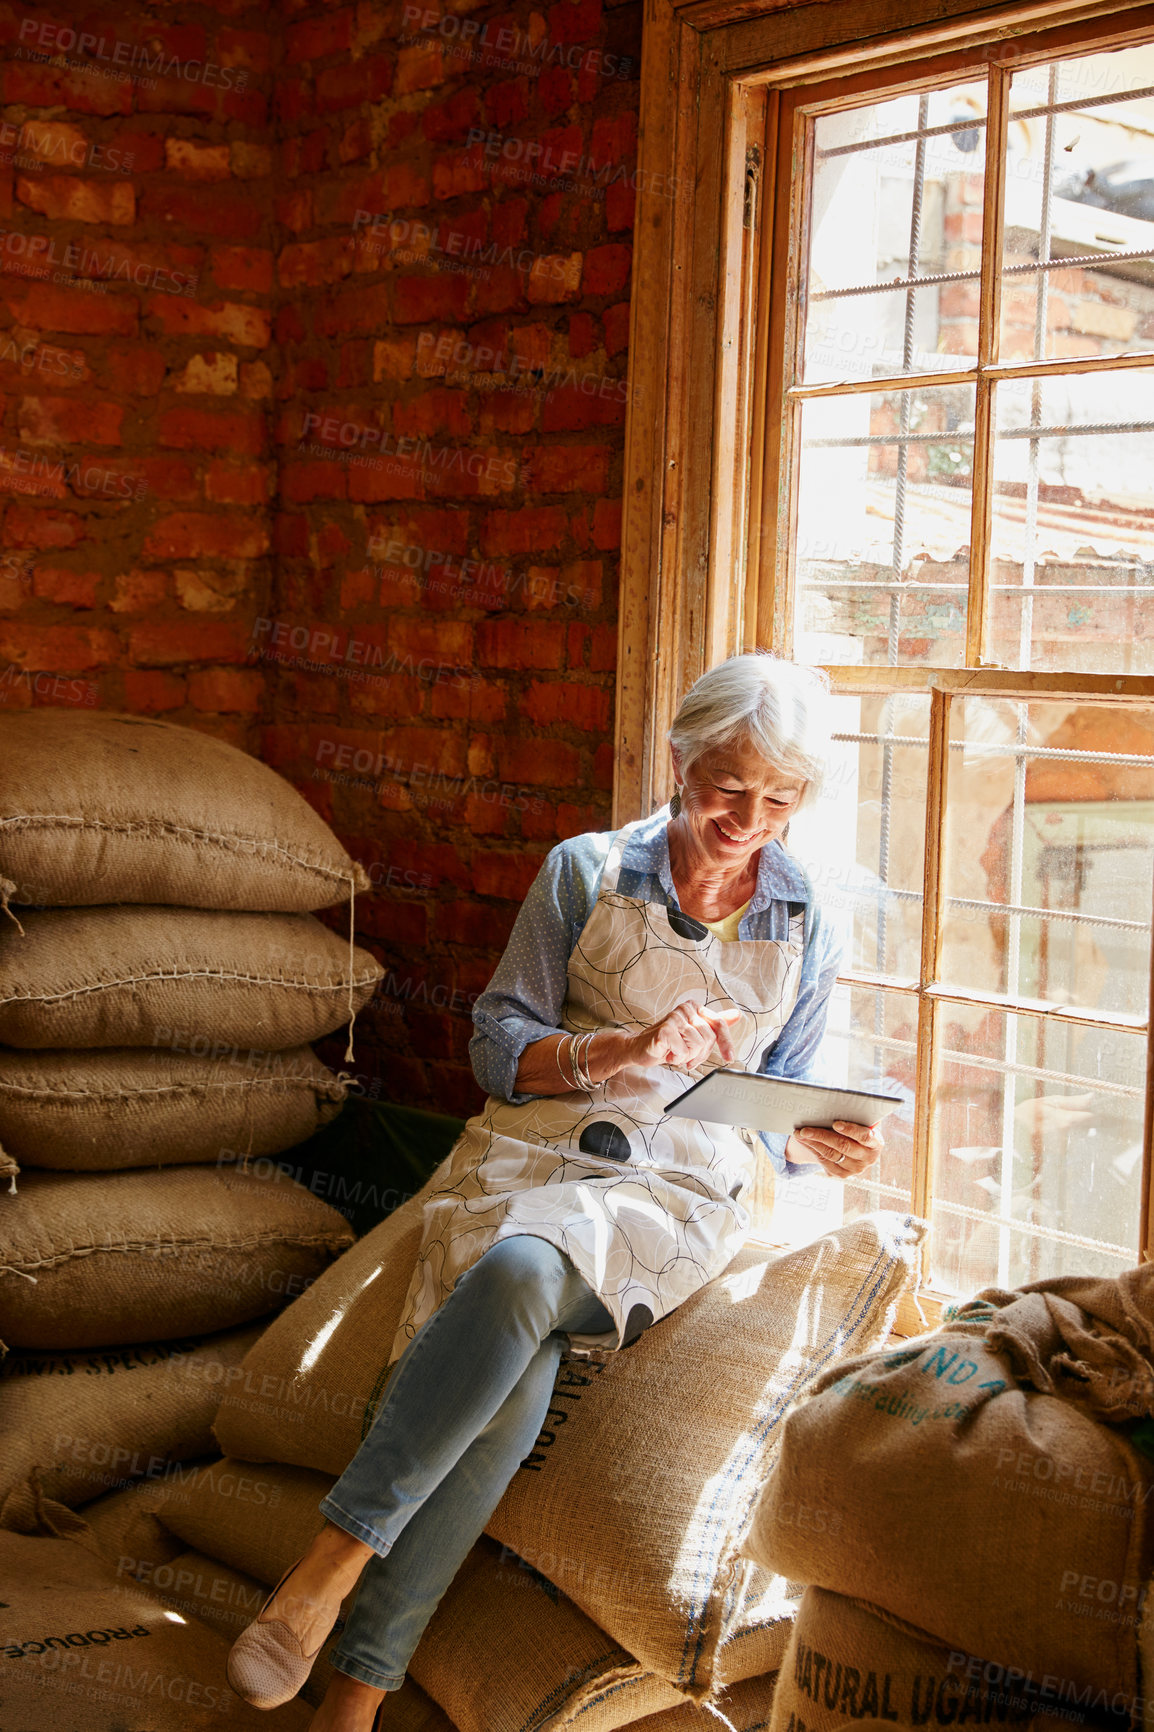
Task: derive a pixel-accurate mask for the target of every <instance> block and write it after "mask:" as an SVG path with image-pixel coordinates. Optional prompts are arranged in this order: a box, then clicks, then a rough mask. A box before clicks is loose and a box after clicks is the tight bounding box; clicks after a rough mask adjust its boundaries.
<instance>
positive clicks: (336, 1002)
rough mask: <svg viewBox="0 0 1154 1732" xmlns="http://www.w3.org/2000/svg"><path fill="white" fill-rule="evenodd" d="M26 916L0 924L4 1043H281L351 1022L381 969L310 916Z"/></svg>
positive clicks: (101, 912)
mask: <svg viewBox="0 0 1154 1732" xmlns="http://www.w3.org/2000/svg"><path fill="white" fill-rule="evenodd" d="M21 922H22V925H23V932H21V931H19V930H18V929H17V927H16V926H14V925H13V924H12V923H11V922H10V921H0V1041H2V1042H4V1043H5V1044H6V1045H8V1046H18V1047H72V1048H75V1047H123V1046H137V1047H141V1046H143V1047H164V1048H168V1049H170V1050H172V1051H175V1052H185V1053H187V1052H192V1053H194V1054H195V1053H196V1052H198V1051H202V1050H208V1051H210V1052H211V1053H212V1055H213V1056H215V1057H221V1056H229V1055H230V1054H231V1053H232V1051H233V1049H235V1048H242V1049H243V1048H256V1049H259V1050H272V1051H280V1050H282V1049H283V1048H285V1047H295V1046H301V1045H304V1044H305V1043H307V1042H308V1041H313V1040H318V1039H319V1038H320V1036H321V1035H324V1034H329V1033H331V1032H332V1030H333V1029H335V1028H338V1027H339V1026H340V1025H341V1024H342V1023H344V1022H348V1021H349V1020H350V1018H351V1017H352V1016H353V1015H354V1014H355V1012H356V1011H358V1010H361V1009H362V1008H363V1007H364V1005H365V1004H366V1003H367V1002H368V1000H369V998H370V996H371V995H372V992H373V989H374V987H375V986H376V983H377V981H378V980H379V979H380V978H381V975H382V973H383V972H384V971H383V969H382V968H381V966H380V964H379V963H378V962H377V961H376V959H375V958H374V957H372V956H370V955H369V953H368V952H367V951H365V950H359V949H350V946H349V944H348V941H347V940H346V939H344V938H340V937H338V936H337V934H336V933H335V932H330V931H329V929H328V927H327V926H322V925H321V923H320V921H319V920H315V919H314V918H313V916H312V915H311V914H236V913H228V912H220V911H218V910H215V909H204V908H181V909H179V910H177V909H171V908H130V907H116V908H57V909H48V910H44V911H33V912H30V913H25V914H23V915H22V916H21ZM206 1042H207V1043H210V1044H209V1045H208V1046H207V1047H206V1046H205V1044H204V1043H206Z"/></svg>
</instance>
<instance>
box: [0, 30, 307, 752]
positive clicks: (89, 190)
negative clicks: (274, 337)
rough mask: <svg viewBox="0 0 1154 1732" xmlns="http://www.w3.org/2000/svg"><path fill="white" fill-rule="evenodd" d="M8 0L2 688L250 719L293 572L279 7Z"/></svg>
mask: <svg viewBox="0 0 1154 1732" xmlns="http://www.w3.org/2000/svg"><path fill="white" fill-rule="evenodd" d="M185 16H186V17H187V19H188V22H184V21H178V20H176V19H175V18H169V19H166V20H165V21H164V22H160V23H158V22H157V21H156V20H155V19H154V18H153V17H152V16H150V15H149V13H148V11H147V10H146V8H145V7H143V6H137V5H135V4H131V3H130V4H128V5H121V6H118V7H116V8H112V7H107V8H105V9H103V10H101V11H96V10H91V11H90V10H88V9H81V8H79V7H77V6H75V5H69V4H68V3H67V0H62V3H61V4H60V5H57V6H54V5H35V6H33V5H18V4H11V5H6V6H4V7H3V8H2V9H0V42H2V44H3V51H4V62H3V66H2V93H3V115H2V120H0V230H2V233H0V413H2V416H3V421H2V424H0V511H2V526H0V547H2V552H0V705H4V706H13V705H16V706H26V705H29V704H35V703H65V704H68V703H71V704H79V705H87V704H100V705H103V706H108V707H115V708H124V709H129V710H137V711H149V712H152V711H155V712H161V711H163V712H164V713H165V714H169V715H172V716H173V717H175V718H176V719H178V720H181V721H192V722H196V723H197V724H198V725H202V726H208V727H211V728H213V729H214V731H219V732H224V733H227V734H229V735H232V736H234V737H237V738H239V739H240V740H242V741H243V742H244V743H249V744H251V743H252V742H253V740H254V737H255V736H254V734H253V722H254V720H255V718H256V716H257V715H258V713H259V710H260V706H261V703H262V698H263V677H262V675H261V673H260V671H259V669H255V668H247V667H245V666H244V665H243V663H244V660H245V657H246V654H247V650H248V645H249V639H250V635H251V628H252V620H253V618H254V616H255V615H256V614H257V613H258V612H260V611H262V610H266V609H267V606H268V603H269V600H270V596H271V591H272V584H273V572H272V565H271V560H270V500H271V496H272V491H273V486H274V475H273V470H272V465H271V462H270V445H269V434H268V422H269V409H270V402H271V393H272V381H273V373H274V363H273V361H272V358H271V349H270V337H271V293H272V271H273V256H274V255H273V241H272V233H273V231H272V179H271V169H272V166H273V157H272V151H271V141H270V137H269V96H268V93H269V86H270V76H269V71H270V55H271V47H272V43H271V39H270V34H269V28H268V26H269V17H268V13H267V10H266V9H265V8H263V7H261V6H259V5H247V4H245V3H243V0H241V3H237V0H220V3H219V4H218V5H217V6H216V7H212V6H208V5H197V6H195V7H189V8H187V11H186V14H185Z"/></svg>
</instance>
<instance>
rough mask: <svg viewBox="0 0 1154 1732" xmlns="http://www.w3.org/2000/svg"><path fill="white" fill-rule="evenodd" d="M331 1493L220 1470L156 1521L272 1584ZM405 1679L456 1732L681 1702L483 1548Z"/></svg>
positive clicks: (230, 1468)
mask: <svg viewBox="0 0 1154 1732" xmlns="http://www.w3.org/2000/svg"><path fill="white" fill-rule="evenodd" d="M331 1486H332V1476H331V1475H329V1474H320V1473H312V1472H309V1471H308V1470H307V1469H303V1468H295V1467H279V1466H273V1465H262V1466H259V1467H253V1466H248V1465H246V1464H245V1463H243V1462H237V1461H229V1460H225V1461H222V1462H217V1463H214V1464H212V1465H211V1466H209V1467H207V1468H204V1469H203V1470H202V1471H201V1472H200V1473H198V1474H196V1475H195V1476H193V1477H192V1478H191V1479H190V1480H189V1481H187V1482H186V1483H185V1484H183V1485H179V1486H178V1485H177V1484H175V1482H171V1490H170V1494H169V1497H168V1500H167V1502H166V1504H165V1505H164V1506H163V1508H162V1510H161V1519H162V1520H163V1522H164V1523H165V1525H166V1526H167V1527H169V1528H170V1529H171V1530H172V1531H173V1532H174V1533H176V1534H178V1535H180V1537H181V1538H182V1539H184V1540H185V1541H187V1543H188V1544H189V1545H190V1546H192V1547H195V1548H196V1549H197V1550H198V1551H201V1552H203V1553H205V1554H207V1555H208V1556H209V1557H212V1558H220V1559H222V1560H223V1561H224V1562H225V1563H226V1564H228V1565H230V1566H231V1567H232V1568H233V1569H237V1570H241V1571H243V1572H244V1573H245V1574H246V1575H249V1576H252V1577H253V1578H255V1579H256V1580H258V1581H261V1582H265V1583H268V1584H270V1585H271V1584H272V1583H275V1582H276V1581H278V1580H279V1579H280V1577H281V1576H282V1575H283V1573H284V1571H285V1570H286V1569H288V1567H289V1566H290V1564H292V1563H293V1561H294V1560H295V1559H296V1558H297V1557H299V1556H300V1554H301V1553H302V1552H303V1551H304V1550H305V1548H306V1547H307V1546H308V1544H309V1541H310V1540H311V1539H312V1538H313V1536H314V1535H315V1534H316V1533H318V1532H319V1531H320V1528H321V1525H322V1522H323V1517H322V1516H321V1514H320V1512H319V1510H318V1507H317V1506H318V1504H319V1503H320V1500H321V1498H322V1497H324V1496H325V1495H326V1493H327V1492H328V1491H329V1489H330V1487H331ZM333 1645H334V1644H332V1643H330V1644H327V1645H326V1651H327V1649H329V1648H331V1647H332V1646H333ZM324 1660H325V1656H324V1655H322V1659H321V1660H320V1661H318V1662H317V1668H318V1669H319V1678H318V1679H317V1680H314V1681H315V1682H318V1683H320V1684H321V1685H323V1683H324V1681H325V1679H326V1677H327V1674H326V1670H325V1666H324ZM410 1671H411V1676H412V1678H413V1679H414V1680H415V1681H416V1683H417V1684H419V1685H420V1686H421V1688H422V1689H423V1690H424V1691H426V1692H427V1694H428V1695H429V1696H430V1697H431V1698H432V1699H433V1700H434V1701H436V1702H438V1703H439V1704H440V1706H441V1707H442V1708H443V1709H444V1710H445V1712H446V1713H447V1714H448V1716H449V1719H450V1720H451V1721H452V1722H453V1724H454V1725H455V1726H457V1727H458V1728H461V1729H462V1732H502V1729H506V1728H507V1729H508V1732H514V1729H515V1728H521V1727H523V1726H525V1725H532V1726H540V1727H542V1728H543V1727H545V1726H558V1727H560V1726H567V1725H570V1724H571V1723H573V1722H575V1721H577V1720H578V1718H579V1723H580V1726H581V1728H582V1732H608V1729H609V1728H613V1727H617V1726H621V1725H624V1724H626V1723H627V1722H628V1721H629V1720H631V1719H634V1718H636V1717H637V1716H638V1715H640V1714H645V1713H649V1712H651V1711H652V1710H653V1709H654V1708H658V1707H661V1706H665V1705H668V1704H671V1703H676V1702H678V1701H680V1700H682V1699H683V1698H682V1697H681V1695H680V1693H679V1692H678V1691H677V1690H675V1689H673V1688H672V1687H671V1686H670V1685H668V1684H667V1683H665V1682H664V1681H663V1680H661V1679H657V1678H653V1677H651V1676H650V1675H649V1674H648V1673H646V1671H645V1668H644V1667H642V1666H639V1665H638V1663H637V1661H636V1660H635V1659H634V1658H633V1656H632V1655H631V1654H628V1653H626V1652H625V1650H624V1649H623V1648H621V1647H620V1646H618V1645H617V1644H616V1643H614V1642H611V1641H609V1640H608V1639H607V1638H606V1637H605V1636H604V1635H603V1634H602V1632H601V1631H600V1630H598V1629H597V1628H596V1627H595V1626H594V1625H593V1624H592V1623H591V1622H590V1620H589V1619H588V1618H587V1617H585V1616H584V1614H583V1613H581V1612H579V1611H578V1610H577V1608H576V1607H575V1606H572V1605H570V1604H569V1603H568V1601H566V1600H565V1599H564V1597H563V1596H562V1595H559V1594H558V1593H557V1592H556V1590H555V1589H553V1588H551V1587H550V1586H549V1584H548V1583H546V1582H542V1581H541V1579H540V1578H539V1577H538V1576H537V1575H536V1573H535V1572H534V1571H531V1570H529V1569H527V1568H526V1567H525V1566H524V1564H522V1562H521V1560H520V1559H519V1558H515V1557H511V1556H508V1555H505V1556H502V1553H501V1550H500V1548H499V1547H497V1546H495V1545H494V1544H493V1543H492V1541H489V1540H482V1542H481V1543H480V1545H479V1546H477V1547H476V1548H475V1550H474V1552H473V1553H472V1555H471V1556H470V1557H469V1558H468V1559H467V1560H466V1562H465V1564H464V1566H463V1567H462V1569H461V1570H460V1572H459V1573H458V1575H457V1578H456V1580H455V1581H454V1582H453V1584H452V1586H451V1587H450V1589H449V1591H448V1593H447V1594H446V1595H445V1597H444V1599H443V1600H442V1601H441V1604H440V1606H439V1607H438V1609H437V1611H436V1613H435V1615H434V1617H433V1620H432V1622H431V1624H430V1625H429V1628H428V1629H427V1630H426V1632H425V1634H424V1636H423V1637H422V1639H421V1643H420V1646H419V1647H418V1650H417V1654H416V1655H415V1656H414V1659H413V1664H412V1667H411V1669H410ZM311 1693H312V1692H310V1694H311Z"/></svg>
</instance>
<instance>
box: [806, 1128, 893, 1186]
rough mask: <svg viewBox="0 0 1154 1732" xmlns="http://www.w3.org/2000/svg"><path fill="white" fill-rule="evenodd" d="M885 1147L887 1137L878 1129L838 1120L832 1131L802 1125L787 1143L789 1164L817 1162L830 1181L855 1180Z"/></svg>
mask: <svg viewBox="0 0 1154 1732" xmlns="http://www.w3.org/2000/svg"><path fill="white" fill-rule="evenodd" d="M884 1147H885V1138H884V1137H883V1136H882V1134H881V1132H880V1131H879V1130H877V1129H876V1128H874V1127H871V1126H870V1125H851V1124H847V1123H845V1121H844V1120H842V1119H835V1120H834V1123H833V1129H832V1130H827V1129H826V1128H825V1126H824V1125H802V1126H801V1128H800V1129H799V1130H796V1131H794V1133H793V1135H792V1136H791V1137H790V1139H789V1141H788V1142H787V1143H786V1145H785V1156H786V1160H788V1161H795V1162H801V1163H806V1162H809V1163H813V1162H814V1161H816V1162H817V1164H818V1166H820V1167H821V1168H822V1169H823V1171H825V1172H827V1173H828V1174H829V1175H830V1177H831V1178H834V1179H852V1178H854V1177H856V1175H857V1174H858V1173H860V1172H863V1171H864V1170H865V1168H866V1167H868V1166H870V1165H872V1163H873V1162H874V1161H875V1160H876V1159H877V1157H878V1155H879V1154H880V1153H881V1151H882V1149H883V1148H884ZM800 1151H804V1152H800Z"/></svg>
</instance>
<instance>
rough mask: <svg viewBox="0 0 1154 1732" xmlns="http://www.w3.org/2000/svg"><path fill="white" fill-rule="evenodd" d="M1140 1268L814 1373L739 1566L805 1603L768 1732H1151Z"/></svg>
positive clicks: (1051, 1284) (1002, 1303)
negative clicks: (921, 1729) (888, 1731)
mask: <svg viewBox="0 0 1154 1732" xmlns="http://www.w3.org/2000/svg"><path fill="white" fill-rule="evenodd" d="M1152 1415H1154V1266H1152V1265H1149V1264H1147V1265H1146V1266H1144V1267H1143V1268H1141V1269H1135V1270H1132V1271H1129V1272H1127V1273H1126V1274H1125V1275H1122V1276H1120V1277H1118V1278H1117V1279H1114V1280H1111V1279H1107V1278H1095V1277H1084V1278H1083V1277H1076V1276H1067V1277H1062V1278H1059V1279H1055V1280H1052V1281H1048V1282H1038V1283H1034V1284H1032V1285H1031V1286H1029V1287H1025V1288H1021V1289H1019V1290H1017V1291H1014V1292H1003V1291H1000V1290H995V1289H991V1290H989V1291H987V1292H985V1293H982V1294H979V1295H978V1296H977V1298H976V1299H974V1300H972V1301H970V1302H969V1303H968V1304H966V1305H964V1306H961V1307H960V1308H959V1309H958V1310H957V1311H956V1312H955V1314H954V1315H952V1316H951V1317H949V1319H948V1320H947V1321H946V1322H945V1323H943V1325H942V1327H941V1328H940V1329H938V1330H936V1331H934V1332H933V1333H931V1334H928V1335H925V1336H921V1337H918V1338H916V1339H913V1340H911V1341H909V1342H908V1343H907V1344H905V1345H903V1346H901V1347H900V1348H897V1349H894V1350H888V1351H881V1352H874V1353H870V1354H866V1355H862V1356H860V1357H858V1358H855V1359H853V1360H850V1361H848V1362H847V1363H844V1364H842V1365H840V1366H838V1367H836V1368H835V1369H834V1370H832V1371H830V1372H827V1373H825V1374H824V1375H823V1376H822V1378H821V1379H820V1380H819V1381H818V1382H817V1383H816V1384H815V1386H814V1391H813V1393H812V1394H811V1395H810V1397H809V1399H808V1400H806V1401H805V1402H803V1403H802V1404H800V1405H799V1406H798V1407H797V1408H796V1409H795V1411H794V1412H793V1413H792V1414H791V1415H790V1416H789V1418H788V1420H787V1421H786V1424H785V1427H784V1430H783V1437H782V1444H781V1450H780V1454H779V1457H778V1460H777V1463H776V1465H775V1467H774V1470H773V1472H772V1473H771V1475H770V1477H769V1480H768V1482H767V1485H766V1488H765V1491H764V1493H763V1495H762V1497H761V1500H760V1502H759V1504H758V1506H757V1508H756V1510H755V1512H754V1519H753V1523H752V1527H751V1531H750V1535H749V1537H748V1540H747V1544H746V1551H747V1553H748V1555H749V1556H750V1557H751V1558H754V1559H757V1560H759V1561H760V1562H761V1564H762V1565H763V1566H764V1567H766V1568H769V1569H776V1570H782V1571H785V1572H788V1573H789V1574H790V1575H791V1576H792V1577H793V1578H794V1580H796V1581H798V1582H803V1583H806V1584H808V1585H807V1586H806V1588H805V1592H804V1595H803V1597H802V1600H801V1607H800V1611H799V1614H798V1618H797V1623H796V1626H795V1629H794V1632H793V1635H792V1638H791V1641H790V1645H789V1648H788V1649H787V1651H786V1654H785V1657H784V1660H783V1663H782V1669H781V1677H780V1684H779V1689H778V1692H777V1698H776V1702H775V1706H774V1712H773V1716H772V1720H771V1722H770V1724H771V1728H772V1732H798V1728H800V1727H805V1728H806V1729H807V1732H834V1729H835V1728H839V1727H843V1726H845V1725H847V1724H848V1723H849V1722H850V1721H851V1720H852V1721H855V1722H856V1721H858V1720H861V1719H863V1718H865V1719H873V1720H889V1721H891V1722H893V1723H896V1724H898V1725H901V1726H927V1727H940V1726H946V1725H955V1724H956V1725H964V1724H966V1723H967V1722H970V1723H972V1724H974V1725H982V1726H985V1725H990V1724H1009V1725H1019V1726H1020V1725H1023V1724H1027V1723H1028V1724H1037V1725H1039V1726H1042V1725H1050V1726H1053V1727H1055V1728H1056V1727H1057V1726H1059V1725H1065V1726H1067V1727H1068V1726H1070V1725H1071V1724H1089V1725H1103V1726H1107V1725H1109V1726H1114V1727H1127V1726H1136V1725H1145V1726H1147V1727H1149V1726H1150V1725H1151V1724H1154V1704H1152V1703H1151V1696H1152V1695H1154V1630H1152V1628H1151V1621H1150V1613H1149V1611H1148V1609H1147V1608H1148V1603H1149V1602H1148V1585H1149V1583H1150V1578H1151V1562H1152V1553H1154V1534H1152V1533H1151V1523H1150V1519H1149V1509H1148V1500H1149V1498H1150V1493H1151V1490H1154V1464H1152V1463H1151V1461H1150V1460H1149V1459H1148V1457H1147V1456H1146V1455H1145V1454H1144V1453H1141V1452H1139V1451H1138V1450H1136V1449H1135V1447H1134V1444H1133V1442H1132V1441H1131V1433H1134V1432H1137V1435H1138V1437H1139V1438H1141V1437H1142V1436H1143V1432H1145V1435H1146V1436H1147V1437H1149V1436H1150V1435H1152V1433H1151V1427H1150V1425H1149V1420H1150V1417H1151V1416H1152Z"/></svg>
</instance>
